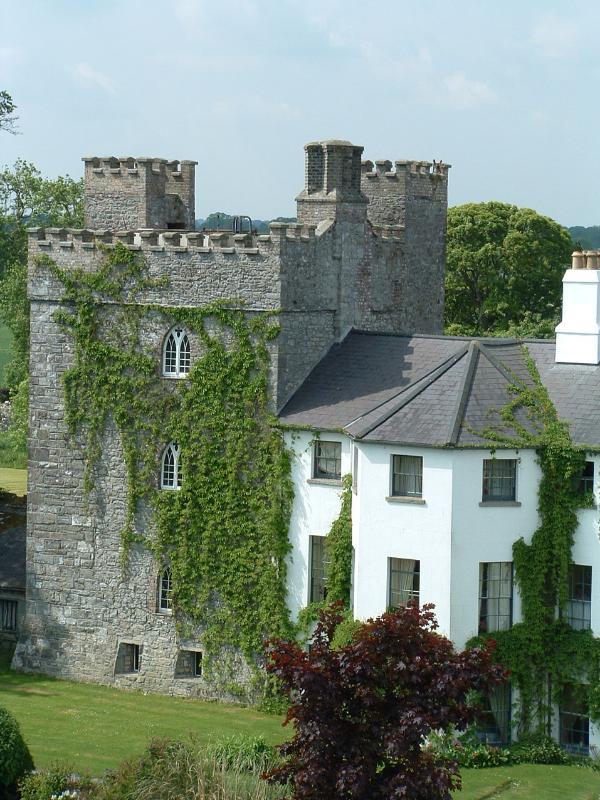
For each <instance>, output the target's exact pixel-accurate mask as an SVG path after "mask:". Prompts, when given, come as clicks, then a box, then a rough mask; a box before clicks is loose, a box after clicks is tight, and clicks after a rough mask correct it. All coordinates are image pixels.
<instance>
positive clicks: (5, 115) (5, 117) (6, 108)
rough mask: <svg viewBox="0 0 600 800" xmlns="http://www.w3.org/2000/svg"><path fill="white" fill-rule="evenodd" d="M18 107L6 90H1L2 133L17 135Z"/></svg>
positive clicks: (0, 128)
mask: <svg viewBox="0 0 600 800" xmlns="http://www.w3.org/2000/svg"><path fill="white" fill-rule="evenodd" d="M15 109H16V105H15V104H14V102H13V99H12V97H11V96H10V95H9V93H8V92H7V91H6V89H1V90H0V131H8V133H17V119H18V117H17V116H15V113H14V112H15Z"/></svg>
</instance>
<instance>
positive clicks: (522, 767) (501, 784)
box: [454, 764, 600, 800]
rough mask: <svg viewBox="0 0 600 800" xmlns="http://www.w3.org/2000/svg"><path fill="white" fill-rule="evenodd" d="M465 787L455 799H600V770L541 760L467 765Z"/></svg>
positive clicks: (464, 776) (455, 795) (464, 779)
mask: <svg viewBox="0 0 600 800" xmlns="http://www.w3.org/2000/svg"><path fill="white" fill-rule="evenodd" d="M463 787H464V788H463V790H462V792H455V794H454V797H455V798H456V800H492V798H494V799H495V798H499V800H599V798H600V773H598V772H592V770H591V769H586V768H584V767H561V766H550V765H549V766H544V765H541V764H519V765H518V766H514V767H494V768H493V769H466V770H463Z"/></svg>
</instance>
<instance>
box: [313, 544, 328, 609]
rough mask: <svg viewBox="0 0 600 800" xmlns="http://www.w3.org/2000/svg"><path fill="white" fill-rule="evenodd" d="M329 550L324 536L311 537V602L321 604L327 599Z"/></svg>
mask: <svg viewBox="0 0 600 800" xmlns="http://www.w3.org/2000/svg"><path fill="white" fill-rule="evenodd" d="M327 564H328V561H327V550H326V548H325V537H324V536H311V537H310V588H309V602H310V603H321V602H322V601H323V600H325V598H326V597H327V585H326V582H325V579H326V574H327Z"/></svg>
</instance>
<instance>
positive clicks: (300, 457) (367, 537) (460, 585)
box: [286, 431, 600, 748]
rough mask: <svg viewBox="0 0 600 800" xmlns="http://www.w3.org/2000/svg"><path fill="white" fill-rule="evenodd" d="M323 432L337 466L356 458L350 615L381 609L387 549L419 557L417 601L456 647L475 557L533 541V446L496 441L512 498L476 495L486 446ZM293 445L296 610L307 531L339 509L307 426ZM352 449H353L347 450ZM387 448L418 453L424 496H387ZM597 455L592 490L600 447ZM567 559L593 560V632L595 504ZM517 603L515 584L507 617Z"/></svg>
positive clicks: (593, 738) (593, 737)
mask: <svg viewBox="0 0 600 800" xmlns="http://www.w3.org/2000/svg"><path fill="white" fill-rule="evenodd" d="M320 438H321V439H322V440H327V441H339V442H342V475H345V474H348V473H350V472H351V471H352V469H353V464H356V465H357V467H358V470H357V474H355V476H354V481H355V486H356V490H357V491H356V493H354V494H353V497H352V521H353V525H352V540H353V546H354V576H353V604H354V615H355V617H356V618H357V619H363V620H364V619H368V618H370V617H375V616H378V615H379V614H382V613H383V612H384V611H385V610H386V608H387V603H388V558H390V557H395V558H409V559H418V560H419V561H420V581H421V585H420V603H421V605H423V604H424V603H434V604H435V607H436V608H435V613H436V616H437V619H438V622H439V625H440V633H443V634H445V635H447V636H449V637H450V638H451V639H452V641H453V642H454V644H455V646H456V647H457V648H463V647H464V645H465V643H466V642H467V641H468V640H469V639H470V638H471V637H472V636H475V635H476V634H477V632H478V618H479V563H480V562H482V561H511V562H512V560H513V558H512V546H513V543H514V542H515V541H516V540H517V539H519V538H520V537H521V536H523V538H524V539H525V541H527V542H530V541H531V536H532V535H533V533H534V531H535V530H536V528H537V527H538V524H539V519H538V513H537V490H538V483H539V479H540V476H541V472H540V468H539V465H538V464H537V460H536V455H535V453H534V452H533V451H531V450H519V451H515V450H497V451H496V453H495V457H496V458H515V459H517V461H518V464H517V488H516V502H517V503H519V504H520V505H508V504H507V505H500V504H498V505H496V504H491V503H490V504H484V505H480V503H481V498H482V479H483V461H484V459H486V458H491V457H492V454H491V452H490V451H489V450H451V449H434V448H415V447H403V446H392V445H381V444H367V443H364V442H357V443H352V442H351V441H350V440H349V439H348V438H347V437H345V436H343V435H341V434H330V433H326V432H322V433H321V434H320ZM286 441H287V443H288V446H290V448H291V449H292V452H293V467H292V476H293V480H294V487H295V499H294V506H293V512H292V520H291V527H290V541H291V545H292V552H291V554H290V558H289V573H288V586H289V590H288V598H289V606H290V610H291V612H292V615H293V617H294V618H295V617H296V616H297V614H298V611H299V610H300V609H301V608H303V607H304V606H305V605H306V604H307V602H308V596H309V564H310V561H309V543H310V536H315V535H317V536H324V535H326V534H327V533H328V531H329V529H330V527H331V523H332V522H333V521H334V520H335V519H336V517H337V516H338V514H339V509H340V495H341V486H335V485H330V484H321V483H318V482H314V481H312V480H311V478H312V465H313V448H312V443H313V441H314V437H313V434H312V433H310V432H305V431H303V432H298V433H294V434H290V433H288V434H286ZM354 449H356V450H357V459H356V460H355V459H354ZM392 455H416V456H422V458H423V500H424V501H425V502H424V503H423V504H422V505H421V504H415V503H403V502H397V501H393V500H390V499H388V498H389V495H390V476H391V457H392ZM588 458H589V460H593V461H594V462H595V476H596V497H597V499H598V497H599V492H598V476H599V473H600V457H592V456H588ZM578 518H579V526H578V529H577V531H576V534H575V542H574V546H573V561H574V563H575V564H581V565H587V566H591V567H592V628H593V630H594V633H595V635H597V636H598V635H600V537H599V511H598V509H597V508H594V509H585V510H581V511H579V512H578ZM520 620H521V603H520V597H519V593H518V590H517V588H516V586H515V587H514V590H513V622H519V621H520ZM590 744H591V745H594V746H596V747H599V748H600V730H599V729H598V728H595V727H594V726H590Z"/></svg>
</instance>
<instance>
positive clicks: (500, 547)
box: [451, 450, 540, 647]
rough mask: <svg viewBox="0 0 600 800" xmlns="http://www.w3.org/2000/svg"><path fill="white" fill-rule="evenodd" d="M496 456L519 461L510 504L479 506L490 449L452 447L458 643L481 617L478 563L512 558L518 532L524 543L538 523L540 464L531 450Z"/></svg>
mask: <svg viewBox="0 0 600 800" xmlns="http://www.w3.org/2000/svg"><path fill="white" fill-rule="evenodd" d="M495 457H496V458H498V459H500V458H514V459H517V462H518V463H517V487H516V502H517V503H520V505H518V506H514V505H496V504H491V503H489V504H488V503H486V504H483V505H480V503H481V496H482V484H483V461H484V459H487V458H492V454H491V452H490V451H489V450H456V451H455V452H454V475H455V477H454V483H453V488H454V491H453V498H452V609H451V616H452V627H451V638H452V640H453V641H454V643H455V644H456V646H457V647H464V645H465V642H467V641H468V639H470V638H471V637H472V636H475V635H477V632H478V631H477V629H478V621H479V620H478V616H479V563H480V562H481V561H511V562H512V560H513V557H512V546H513V543H514V542H515V541H517V539H519V538H520V537H521V536H522V537H523V538H524V539H525V541H526V542H530V541H531V536H532V534H533V532H534V531H535V529H536V528H537V527H538V513H537V486H538V481H539V478H540V468H539V466H538V464H537V462H536V457H535V453H534V452H533V451H532V450H519V451H518V452H517V451H515V450H497V451H496V453H495ZM520 619H521V603H520V598H519V594H518V592H517V591H516V590H515V591H514V592H513V622H518V621H519V620H520Z"/></svg>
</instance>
